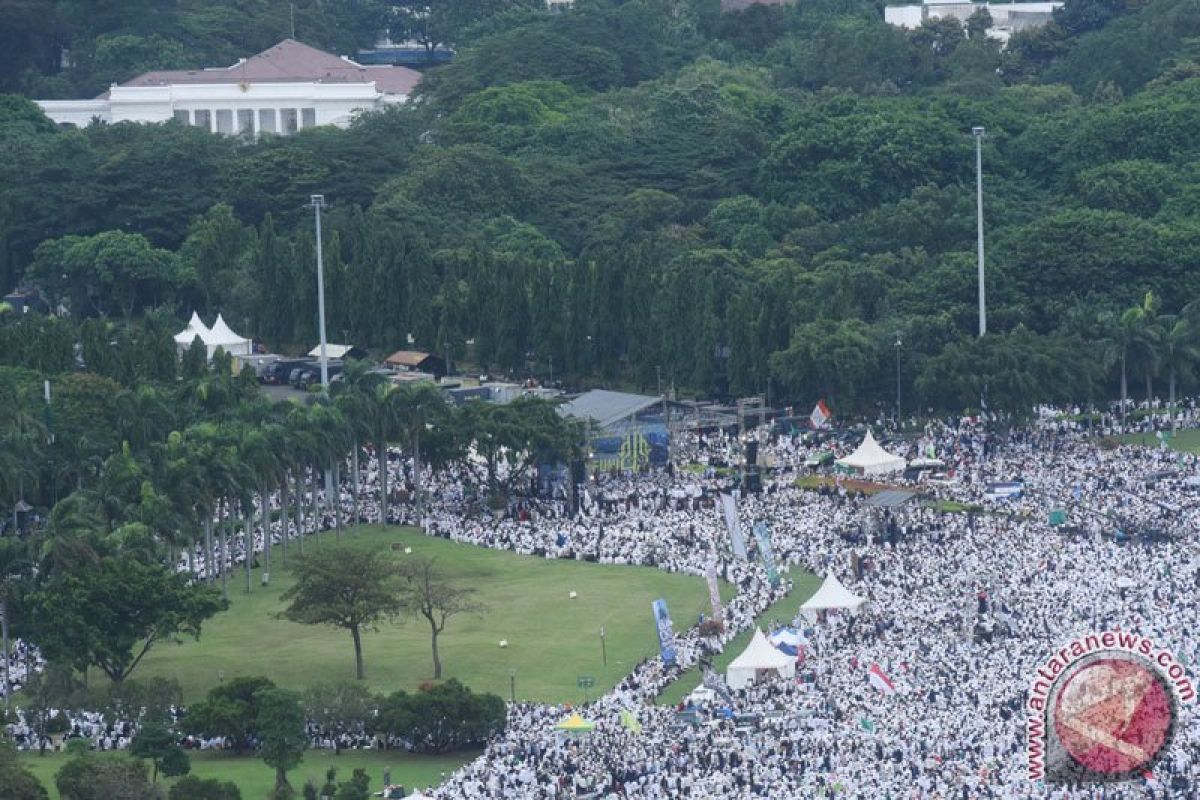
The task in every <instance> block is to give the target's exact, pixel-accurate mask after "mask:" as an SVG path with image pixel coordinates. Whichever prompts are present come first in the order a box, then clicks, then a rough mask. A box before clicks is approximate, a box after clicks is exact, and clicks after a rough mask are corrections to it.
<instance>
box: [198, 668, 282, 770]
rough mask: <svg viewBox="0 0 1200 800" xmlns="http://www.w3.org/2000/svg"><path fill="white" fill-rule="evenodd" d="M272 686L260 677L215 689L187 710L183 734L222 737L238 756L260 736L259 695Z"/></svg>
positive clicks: (241, 680) (240, 679)
mask: <svg viewBox="0 0 1200 800" xmlns="http://www.w3.org/2000/svg"><path fill="white" fill-rule="evenodd" d="M274 686H275V684H274V683H273V682H272V681H270V680H268V679H267V678H262V677H239V678H233V679H232V680H230V681H229V682H227V683H223V684H222V685H220V686H217V687H214V688H213V689H212V690H210V691H209V693H208V696H207V697H206V698H205V699H204V700H202V701H200V702H199V703H193V704H192V705H191V707H190V708H188V713H187V716H186V717H184V718H183V729H184V731H186V732H188V733H192V734H197V735H200V736H209V737H216V736H220V737H224V738H227V739H230V740H231V741H232V742H233V749H234V751H235V752H237V753H241V752H243V751H245V750H246V748H248V747H249V746H250V740H251V739H252V738H254V737H257V736H258V735H259V732H260V731H259V706H260V702H259V701H260V697H259V693H260V692H262V691H265V690H267V689H272V688H274Z"/></svg>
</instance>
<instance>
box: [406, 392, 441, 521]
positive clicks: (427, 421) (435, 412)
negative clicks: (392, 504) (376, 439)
mask: <svg viewBox="0 0 1200 800" xmlns="http://www.w3.org/2000/svg"><path fill="white" fill-rule="evenodd" d="M397 401H398V403H399V409H398V411H399V413H398V421H399V423H400V427H401V429H402V430H403V432H404V434H405V436H406V438H407V439H408V445H409V449H410V452H411V453H412V457H413V493H414V494H415V495H416V500H417V517H418V518H422V516H423V512H424V508H425V507H424V498H423V493H422V491H421V435H422V434H423V433H425V430H426V426H427V425H433V424H434V422H435V420H440V419H441V417H442V416H443V415H444V413H445V411H446V397H445V395H443V394H442V392H441V391H440V390H439V389H438V388H437V387H436V386H434V385H433V384H432V383H429V382H428V381H420V382H418V383H410V384H405V385H404V386H403V387H401V389H400V391H399V396H398V397H397Z"/></svg>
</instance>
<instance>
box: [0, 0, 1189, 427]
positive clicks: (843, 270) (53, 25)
mask: <svg viewBox="0 0 1200 800" xmlns="http://www.w3.org/2000/svg"><path fill="white" fill-rule="evenodd" d="M392 5H397V6H401V8H400V9H399V10H398V11H394V12H389V11H388V8H389V7H390V6H392ZM411 5H412V4H405V3H400V4H391V3H386V4H385V3H372V2H351V0H346V2H341V3H335V2H329V1H328V0H327V1H326V2H324V3H319V2H308V3H304V2H297V3H296V4H295V6H296V15H297V17H296V18H297V37H298V38H300V39H303V40H306V41H309V42H311V43H312V44H314V45H317V46H322V47H327V48H329V49H332V50H335V51H347V50H348V49H350V48H352V46H353V45H355V44H358V45H364V44H369V43H370V42H371V41H372V40H373V39H374V38H375V36H376V34H377V32H378V31H380V30H383V29H391V30H393V32H396V31H399V32H400V33H406V34H410V35H419V33H420V32H416V33H414V32H413V31H412V30H411V27H412V25H411V22H412V19H411V17H405V14H404V11H405V8H407V7H409V6H411ZM422 5H424V4H422ZM428 5H430V6H431V8H432V9H433V12H434V13H433V14H432V15H431V17H430V18H429V19H428V20H426V22H436V23H437V24H439V25H443V24H444V31H445V32H441V31H437V32H434V33H429V32H426V34H427V35H428V38H429V39H432V40H436V41H445V42H450V43H452V44H454V46H455V47H456V53H457V54H456V58H455V61H454V62H453V63H452V64H450V65H447V66H444V67H438V68H435V69H430V70H428V71H427V72H426V76H425V80H424V82H423V83H422V85H421V88H420V90H419V96H418V97H417V98H416V99H415V101H414V102H412V103H410V104H409V105H408V106H406V107H404V108H399V109H392V110H390V111H388V112H385V113H380V114H374V115H369V116H365V117H363V118H361V119H360V120H359V121H358V122H357V123H356V124H355V125H354V126H353V127H351V128H350V129H349V130H336V129H316V130H310V131H304V132H302V133H301V134H300V135H298V136H295V137H291V138H273V137H271V138H264V139H262V140H260V141H246V140H239V139H233V138H225V137H219V136H213V135H210V134H208V133H206V132H201V131H198V130H196V129H190V128H185V127H181V126H179V125H178V124H175V123H171V124H165V125H159V126H135V125H127V124H121V125H112V126H93V127H90V128H88V129H86V130H57V129H56V128H55V126H54V125H53V124H51V123H50V122H49V121H48V120H46V119H45V118H44V117H43V116H42V115H41V113H40V112H39V111H38V109H37V108H36V107H35V106H33V105H32V104H31V103H29V102H28V101H27V100H26V99H24V98H23V97H22V95H24V97H25V98H27V97H34V96H42V97H45V96H63V95H71V94H72V93H74V95H75V96H81V95H85V94H86V93H87V92H89V91H92V90H94V89H96V88H97V87H99V86H102V85H103V84H105V83H107V82H108V81H110V80H119V79H124V78H126V77H129V76H131V75H133V74H136V73H137V72H138V71H140V70H142V69H146V68H149V67H152V66H153V67H170V66H184V65H187V66H199V65H204V64H212V63H227V62H230V61H232V60H233V59H235V58H236V57H238V56H242V55H248V54H251V53H253V52H255V51H257V50H258V49H261V48H263V47H266V46H269V45H270V44H272V43H273V42H274V41H276V40H278V39H279V38H282V36H283V35H287V33H288V27H289V25H290V21H289V19H288V4H287V3H284V2H268V1H267V0H226V2H205V3H200V2H194V1H192V0H175V1H174V2H169V3H159V2H155V3H141V4H139V3H128V2H115V0H113V1H112V2H94V3H87V4H84V3H79V2H51V1H50V0H0V15H3V18H5V19H6V20H8V19H14V20H17V19H19V20H22V22H21V23H20V25H18V26H17V27H16V28H14V27H9V28H6V32H5V35H7V36H15V37H16V39H15V40H14V41H13V42H8V43H7V45H8V46H6V47H5V48H0V53H3V58H4V59H5V60H4V61H2V62H0V66H2V67H3V69H4V72H3V73H2V74H0V81H2V82H3V85H5V86H6V87H7V88H8V89H10V90H12V91H13V92H14V94H12V95H9V96H6V97H4V98H0V287H10V286H13V285H16V284H18V283H22V282H33V283H37V284H39V285H40V286H42V287H43V288H44V289H45V290H46V291H47V292H48V293H50V294H51V295H52V296H53V297H54V299H55V300H56V301H61V302H65V303H67V304H68V306H69V307H70V309H71V311H72V312H73V313H74V314H77V315H85V316H95V315H103V316H107V317H110V318H114V319H119V318H124V317H130V316H139V315H141V314H143V313H145V312H146V311H148V310H151V309H159V310H161V311H165V312H166V313H168V314H173V315H177V316H179V315H182V316H186V314H187V313H189V312H190V310H191V309H193V308H195V309H199V310H200V311H201V312H202V313H207V314H211V315H215V314H216V313H217V312H218V311H220V312H222V313H223V314H224V315H225V317H226V318H227V319H228V320H230V322H231V324H233V325H234V327H235V328H240V329H244V330H243V332H244V333H247V334H248V335H253V336H254V337H255V338H256V339H258V340H260V341H264V342H266V343H268V344H269V345H270V346H272V347H276V348H289V347H298V346H303V348H304V349H307V348H308V347H309V346H311V343H312V342H313V341H314V340H315V335H316V332H315V328H316V315H315V313H314V308H315V304H316V286H315V269H314V263H313V262H314V242H313V236H312V219H311V216H312V214H311V211H310V210H309V209H307V208H306V203H307V198H308V195H309V194H312V193H321V194H324V195H325V196H326V199H327V200H328V202H329V204H330V207H329V209H328V211H327V212H326V217H325V223H326V224H325V229H326V232H327V235H326V237H325V249H326V253H325V265H326V275H327V291H328V295H329V308H330V323H329V330H330V332H331V334H330V335H331V338H333V339H335V340H340V339H347V340H350V341H353V342H354V343H356V344H359V345H363V346H367V347H371V348H377V349H380V350H387V349H389V348H396V347H400V346H404V345H405V343H406V341H407V340H408V337H409V336H411V337H412V340H413V341H414V342H415V343H416V344H417V345H418V346H420V347H424V348H429V349H434V350H436V351H438V352H439V353H445V354H447V355H448V356H449V357H450V358H451V360H454V361H461V360H463V359H469V360H470V361H471V362H472V363H477V364H479V365H480V367H481V368H486V369H490V370H492V371H494V372H500V373H505V372H512V374H514V375H517V376H523V375H524V374H526V373H527V372H528V371H533V372H535V373H537V374H542V375H545V374H546V373H547V371H548V370H549V369H550V368H551V365H552V369H553V371H554V374H555V375H556V376H563V375H565V376H570V377H571V378H573V379H575V380H578V381H600V380H602V381H613V380H620V381H623V382H627V383H628V384H631V385H641V386H647V387H653V386H655V382H656V380H657V377H658V375H659V374H661V376H662V380H663V383H664V384H666V383H668V381H669V382H670V384H673V385H675V386H677V387H679V388H680V389H681V390H690V391H695V392H697V393H700V394H725V393H735V394H737V393H749V392H763V391H767V392H769V393H770V395H771V396H772V398H774V399H781V400H785V399H796V400H805V401H807V400H811V399H812V398H813V397H815V396H816V395H817V394H824V395H826V396H827V397H830V398H831V399H832V401H833V402H835V403H837V404H839V405H841V406H842V407H843V408H848V409H858V410H864V411H869V410H873V409H875V408H877V406H878V405H879V404H881V403H882V404H883V407H884V408H885V409H887V408H890V405H891V403H892V402H893V400H892V399H891V398H894V396H895V385H894V381H895V374H896V367H895V364H896V358H897V355H899V356H900V360H901V362H902V364H901V366H902V369H901V373H902V382H903V387H902V392H903V396H904V398H905V401H904V402H905V404H906V405H908V406H909V407H912V406H917V405H919V406H921V407H925V406H929V407H936V408H941V409H950V410H961V409H963V408H965V407H973V406H976V405H977V404H978V400H979V397H980V395H981V394H982V392H983V390H984V389H985V387H986V391H987V393H988V398H989V406H992V407H1003V406H1010V407H1014V408H1015V407H1018V406H1026V407H1027V405H1028V403H1029V402H1030V401H1075V402H1086V401H1089V400H1100V399H1103V398H1107V397H1113V396H1115V395H1116V394H1117V393H1118V392H1120V391H1121V385H1122V383H1123V376H1124V377H1125V378H1127V379H1128V382H1129V384H1130V385H1131V386H1132V385H1136V387H1137V390H1138V391H1137V393H1138V394H1139V395H1140V394H1141V393H1142V392H1143V387H1144V390H1145V391H1154V390H1155V389H1158V390H1159V393H1162V394H1165V392H1163V391H1162V390H1163V389H1164V388H1165V387H1166V384H1167V383H1168V382H1170V383H1172V384H1178V385H1179V386H1182V387H1184V388H1187V389H1191V388H1194V387H1195V383H1194V380H1193V375H1192V372H1191V366H1192V364H1193V355H1195V354H1196V350H1197V348H1196V339H1197V336H1196V331H1197V330H1200V325H1197V324H1196V323H1195V322H1194V321H1193V320H1194V317H1195V316H1196V311H1195V307H1192V308H1191V309H1189V310H1188V311H1187V312H1186V313H1183V312H1184V309H1185V307H1186V306H1188V303H1189V302H1190V301H1193V300H1196V299H1197V298H1200V270H1198V269H1197V266H1198V263H1200V224H1198V222H1197V214H1196V212H1197V208H1198V207H1200V168H1198V164H1200V160H1198V156H1200V138H1198V137H1197V136H1196V135H1195V131H1197V130H1200V65H1198V63H1197V61H1198V60H1200V44H1198V42H1200V0H1150V2H1142V1H1141V0H1099V1H1097V0H1069V2H1067V4H1066V6H1065V8H1064V9H1062V10H1061V11H1060V12H1057V14H1056V16H1055V20H1054V21H1053V22H1052V23H1051V24H1050V25H1048V26H1046V27H1045V28H1042V29H1037V30H1032V31H1027V32H1023V33H1019V34H1017V35H1015V36H1014V37H1013V40H1012V43H1011V45H1010V46H1009V47H1008V48H1007V49H1003V50H1002V49H1001V48H1000V46H999V45H998V44H997V43H995V42H994V41H991V40H988V39H986V38H985V37H984V36H983V34H982V31H983V29H985V28H986V27H987V20H986V19H984V18H983V17H981V16H977V17H974V18H972V19H971V20H970V21H968V22H967V23H966V24H965V25H964V24H961V23H959V22H957V21H954V20H950V21H945V20H943V21H936V22H931V23H927V24H926V25H925V26H924V27H922V28H921V29H919V30H916V31H911V32H906V31H903V30H900V29H897V28H893V27H891V26H888V25H886V24H884V22H883V21H882V9H881V7H879V6H877V5H875V4H873V3H865V2H859V1H858V0H805V2H801V3H797V4H796V5H794V6H790V7H786V8H768V7H752V8H750V9H748V10H747V11H745V12H741V13H734V14H724V15H723V14H721V13H720V12H719V4H718V0H628V1H627V2H619V1H618V0H577V3H576V8H575V9H574V10H573V11H571V12H568V13H561V14H550V13H546V12H544V11H543V10H541V8H540V5H541V4H540V3H536V2H535V3H529V2H504V0H473V1H472V2H466V3H457V4H453V3H445V4H443V3H438V2H431V3H429V4H428ZM141 6H147V8H146V9H142V8H141ZM150 6H152V7H153V11H150V10H149V7H150ZM450 7H453V8H455V9H457V10H458V11H459V12H460V13H458V15H457V16H455V15H454V14H450V13H449V12H448V11H447V10H446V9H447V8H450ZM85 9H86V11H85ZM18 11H21V12H22V13H23V14H24V16H19V15H17V12H18ZM10 12H11V14H10ZM439 15H441V16H439ZM21 26H24V27H21ZM18 28H19V30H18ZM63 47H66V48H67V49H69V51H70V54H71V56H70V59H68V60H66V63H64V59H63V58H62V48H63ZM977 125H982V126H985V127H986V129H987V136H986V139H985V140H984V144H983V164H984V182H985V185H984V195H985V197H984V204H985V214H986V235H987V252H988V300H989V334H988V336H987V337H985V338H983V339H977V338H976V337H975V336H974V333H975V331H976V325H977V322H976V311H975V303H976V284H975V252H974V247H975V205H974V199H975V198H974V140H973V138H972V136H971V134H970V130H971V128H972V126H977ZM897 339H899V341H900V342H901V346H900V347H899V348H897V347H896V346H895V342H896V341H897ZM897 351H899V352H897ZM3 357H4V358H8V359H10V361H11V360H12V359H13V358H14V357H13V356H11V355H8V354H5V355H4V356H3ZM1159 384H1161V385H1159Z"/></svg>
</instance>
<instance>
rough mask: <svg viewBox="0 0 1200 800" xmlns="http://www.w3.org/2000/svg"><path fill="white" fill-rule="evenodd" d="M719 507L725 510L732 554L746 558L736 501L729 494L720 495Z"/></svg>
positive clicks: (744, 542)
mask: <svg viewBox="0 0 1200 800" xmlns="http://www.w3.org/2000/svg"><path fill="white" fill-rule="evenodd" d="M721 507H722V508H723V509H724V510H725V525H726V527H728V528H729V541H730V542H731V543H732V545H733V554H734V555H735V556H737V557H738V558H741V559H745V558H746V540H745V539H743V538H742V526H741V523H739V522H738V510H737V501H736V500H734V498H733V495H731V494H722V495H721Z"/></svg>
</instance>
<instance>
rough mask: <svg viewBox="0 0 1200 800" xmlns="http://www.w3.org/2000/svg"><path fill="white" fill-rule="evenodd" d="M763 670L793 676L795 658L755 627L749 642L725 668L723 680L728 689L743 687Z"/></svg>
mask: <svg viewBox="0 0 1200 800" xmlns="http://www.w3.org/2000/svg"><path fill="white" fill-rule="evenodd" d="M764 672H774V673H775V674H776V675H779V676H781V677H784V678H792V677H795V675H796V660H795V659H794V658H793V657H791V656H789V655H787V654H786V653H781V652H779V651H778V650H776V649H775V647H774V646H773V645H772V644H771V643H770V642H769V641H767V637H766V636H764V635H763V632H762V630H761V629H759V628H755V629H754V638H753V639H751V640H750V644H748V645H747V646H746V649H745V650H743V651H742V654H741V655H740V656H738V657H737V658H735V659H734V660H733V662H732V663H730V665H729V668H728V669H726V670H725V682H726V683H728V684H729V688H730V689H743V688H745V687H747V686H749V685H750V684H752V683H754V682H755V681H756V680H757V679H758V678H759V676H760V675H761V674H762V673H764Z"/></svg>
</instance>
